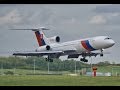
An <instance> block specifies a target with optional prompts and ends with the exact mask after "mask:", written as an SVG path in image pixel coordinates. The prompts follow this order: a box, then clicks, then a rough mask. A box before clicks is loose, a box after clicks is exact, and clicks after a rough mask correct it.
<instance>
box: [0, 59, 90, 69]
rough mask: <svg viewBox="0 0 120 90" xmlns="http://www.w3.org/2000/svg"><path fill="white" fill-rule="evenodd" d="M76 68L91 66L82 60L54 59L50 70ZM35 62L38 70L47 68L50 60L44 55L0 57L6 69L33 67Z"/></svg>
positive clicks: (0, 62) (0, 61)
mask: <svg viewBox="0 0 120 90" xmlns="http://www.w3.org/2000/svg"><path fill="white" fill-rule="evenodd" d="M75 63H76V69H78V70H80V69H81V68H86V67H90V65H88V64H86V63H82V62H80V61H76V62H75V60H73V59H71V60H63V61H62V60H60V59H54V60H53V62H49V66H50V70H52V71H68V70H70V71H74V70H75ZM34 64H35V68H36V70H47V69H48V61H46V59H45V58H43V57H27V58H25V57H0V67H1V68H4V69H12V68H16V69H29V70H30V69H31V70H32V69H33V68H34Z"/></svg>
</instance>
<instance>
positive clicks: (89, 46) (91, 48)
mask: <svg viewBox="0 0 120 90" xmlns="http://www.w3.org/2000/svg"><path fill="white" fill-rule="evenodd" d="M85 43H86V45H87V47H88V49H89V50H91V51H92V50H96V49H94V48H93V47H92V46H91V45H90V43H89V41H88V40H85Z"/></svg>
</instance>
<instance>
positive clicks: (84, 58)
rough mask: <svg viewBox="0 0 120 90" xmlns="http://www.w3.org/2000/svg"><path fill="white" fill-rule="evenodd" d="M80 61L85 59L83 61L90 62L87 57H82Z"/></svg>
mask: <svg viewBox="0 0 120 90" xmlns="http://www.w3.org/2000/svg"><path fill="white" fill-rule="evenodd" d="M80 61H83V62H88V60H87V59H85V58H81V59H80Z"/></svg>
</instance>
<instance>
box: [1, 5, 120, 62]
mask: <svg viewBox="0 0 120 90" xmlns="http://www.w3.org/2000/svg"><path fill="white" fill-rule="evenodd" d="M41 26H44V27H47V28H50V29H51V31H45V34H46V36H48V37H51V36H55V35H58V36H60V37H61V42H64V41H71V40H76V39H81V38H88V37H94V36H101V35H107V36H109V37H111V38H112V39H113V40H114V41H115V42H116V43H115V45H114V46H113V47H111V48H108V49H107V50H105V51H107V52H110V54H105V55H104V57H99V56H97V57H96V58H94V57H93V61H92V62H93V63H96V62H100V61H110V62H115V63H120V55H119V52H120V45H119V43H120V38H119V36H120V4H113V5H112V4H0V56H3V55H7V56H10V55H12V52H13V51H26V50H27V51H31V50H34V49H36V48H37V47H38V44H37V41H36V38H35V35H34V33H33V32H32V31H12V30H9V29H11V28H39V27H41ZM3 52H4V54H3ZM7 52H11V53H9V54H8V53H7ZM88 59H89V60H90V58H88ZM89 62H90V61H89ZM89 62H88V63H89Z"/></svg>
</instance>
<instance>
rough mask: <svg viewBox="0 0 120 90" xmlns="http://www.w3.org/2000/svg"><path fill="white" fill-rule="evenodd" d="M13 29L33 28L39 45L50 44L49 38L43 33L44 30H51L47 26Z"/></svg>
mask: <svg viewBox="0 0 120 90" xmlns="http://www.w3.org/2000/svg"><path fill="white" fill-rule="evenodd" d="M11 30H32V31H34V32H35V35H36V38H37V41H38V44H39V46H44V45H48V44H49V40H48V39H47V37H46V36H45V34H44V33H43V30H49V29H47V28H45V27H40V28H38V29H11Z"/></svg>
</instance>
